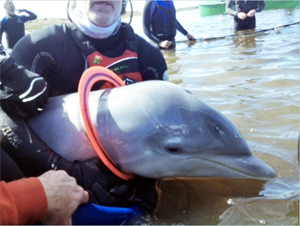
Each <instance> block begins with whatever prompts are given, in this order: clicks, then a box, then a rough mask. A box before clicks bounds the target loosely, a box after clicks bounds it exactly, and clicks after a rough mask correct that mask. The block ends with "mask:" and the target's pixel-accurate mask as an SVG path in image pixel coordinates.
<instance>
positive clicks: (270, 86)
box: [133, 8, 300, 225]
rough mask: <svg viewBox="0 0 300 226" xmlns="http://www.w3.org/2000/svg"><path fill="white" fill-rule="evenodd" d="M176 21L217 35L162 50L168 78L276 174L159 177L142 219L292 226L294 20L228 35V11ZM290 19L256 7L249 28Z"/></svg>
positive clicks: (293, 16)
mask: <svg viewBox="0 0 300 226" xmlns="http://www.w3.org/2000/svg"><path fill="white" fill-rule="evenodd" d="M195 18H196V19H195ZM178 19H179V21H180V22H181V23H182V24H183V25H184V26H185V27H186V29H187V30H188V31H189V32H190V33H191V34H193V35H194V36H195V37H196V38H202V37H204V36H205V37H223V38H221V39H207V41H205V40H204V41H197V42H195V43H193V44H192V45H189V43H188V42H184V41H182V42H178V43H177V46H176V50H170V51H162V53H163V55H164V57H165V59H166V62H167V64H168V68H169V74H170V81H171V82H174V83H176V84H179V85H180V86H183V87H185V88H187V89H188V90H190V91H191V92H192V93H194V94H195V95H196V96H197V97H199V98H200V99H201V100H203V101H204V102H206V103H208V104H209V105H211V106H213V107H214V108H216V109H218V110H219V111H221V112H222V113H223V114H224V115H225V116H226V117H227V118H228V119H230V120H231V121H232V122H233V124H234V125H235V126H236V127H237V128H238V129H239V130H240V132H241V133H242V135H243V136H244V138H245V139H246V141H247V143H248V145H249V147H250V149H251V150H252V152H253V154H254V155H255V156H257V157H258V158H260V159H262V160H263V161H265V162H266V163H268V164H269V165H271V166H272V167H273V169H274V170H275V171H276V172H277V179H274V180H272V181H269V182H262V181H249V180H230V179H193V180H191V179H190V180H183V179H173V180H164V181H162V182H161V183H160V186H159V187H160V189H161V192H162V195H161V203H160V206H159V208H158V210H157V212H156V213H155V214H153V215H151V216H149V218H148V219H147V221H146V224H172V225H173V224H184V225H190V224H197V225H205V224H209V225H211V224H214V225H215V224H220V225H245V224H248V225H249V224H251V225H280V224H284V225H299V167H298V153H297V149H298V133H299V95H300V89H299V25H298V24H297V25H293V26H289V27H284V28H279V29H276V30H269V31H267V32H261V33H260V32H259V33H253V34H250V35H249V34H247V35H244V34H240V35H236V36H228V37H226V35H232V34H233V31H232V29H231V17H229V16H226V15H219V16H212V17H206V18H200V17H199V14H198V11H197V10H191V11H189V12H180V13H178ZM190 21H193V23H190ZM297 21H299V8H298V9H294V10H269V11H263V12H262V13H260V14H258V15H257V28H256V30H262V29H268V28H274V27H276V26H278V25H284V24H289V23H293V22H297ZM133 26H134V29H135V31H136V32H137V33H139V34H140V35H141V36H143V34H142V30H140V29H141V28H139V27H138V24H134V23H133ZM135 26H136V27H135ZM248 32H249V31H248ZM184 39H185V38H184V37H182V36H180V35H178V38H177V40H179V41H181V40H184Z"/></svg>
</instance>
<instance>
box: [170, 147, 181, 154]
mask: <svg viewBox="0 0 300 226" xmlns="http://www.w3.org/2000/svg"><path fill="white" fill-rule="evenodd" d="M168 151H169V152H172V153H175V152H178V151H179V149H177V148H168Z"/></svg>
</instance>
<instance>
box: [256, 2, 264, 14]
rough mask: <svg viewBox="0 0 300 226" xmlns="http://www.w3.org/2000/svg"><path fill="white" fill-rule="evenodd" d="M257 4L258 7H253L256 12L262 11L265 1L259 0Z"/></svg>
mask: <svg viewBox="0 0 300 226" xmlns="http://www.w3.org/2000/svg"><path fill="white" fill-rule="evenodd" d="M258 4H259V5H258V7H257V8H256V9H255V10H256V12H258V13H259V12H261V11H263V10H264V9H265V1H259V3H258Z"/></svg>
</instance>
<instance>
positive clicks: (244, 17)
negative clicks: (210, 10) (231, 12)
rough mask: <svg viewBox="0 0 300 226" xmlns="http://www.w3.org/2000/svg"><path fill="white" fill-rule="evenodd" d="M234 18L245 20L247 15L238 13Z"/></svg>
mask: <svg viewBox="0 0 300 226" xmlns="http://www.w3.org/2000/svg"><path fill="white" fill-rule="evenodd" d="M236 16H237V17H238V18H240V19H241V20H245V19H246V18H247V14H246V13H243V12H239V13H238V14H237V15H236Z"/></svg>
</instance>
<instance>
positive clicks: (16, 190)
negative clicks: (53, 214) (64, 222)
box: [0, 178, 48, 225]
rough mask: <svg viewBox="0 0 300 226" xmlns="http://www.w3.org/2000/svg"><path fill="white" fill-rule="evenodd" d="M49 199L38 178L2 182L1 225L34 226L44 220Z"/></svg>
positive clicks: (0, 198) (0, 184)
mask: <svg viewBox="0 0 300 226" xmlns="http://www.w3.org/2000/svg"><path fill="white" fill-rule="evenodd" d="M47 211H48V203H47V197H46V194H45V190H44V188H43V185H42V183H41V182H40V181H39V179H37V178H29V179H21V180H16V181H13V182H9V183H6V182H4V181H1V182H0V216H1V217H0V223H1V225H24V224H33V223H36V222H39V221H41V220H43V219H44V217H45V216H46V214H47Z"/></svg>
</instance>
